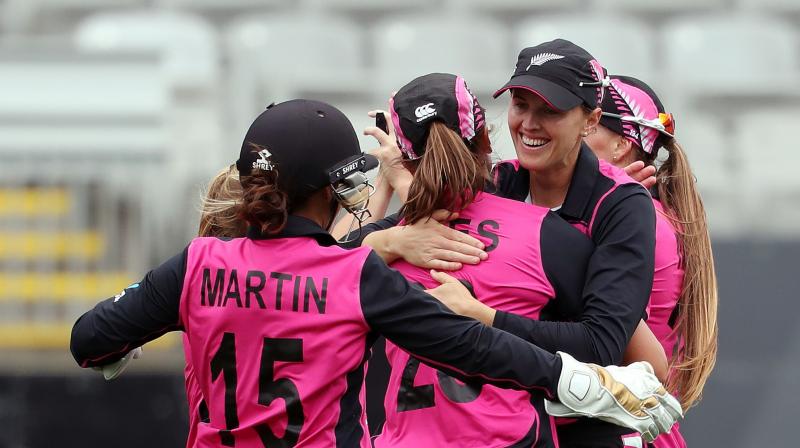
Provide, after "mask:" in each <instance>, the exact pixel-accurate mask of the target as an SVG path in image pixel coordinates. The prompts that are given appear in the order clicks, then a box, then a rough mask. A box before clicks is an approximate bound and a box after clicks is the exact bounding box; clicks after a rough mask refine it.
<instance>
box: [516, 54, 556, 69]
mask: <svg viewBox="0 0 800 448" xmlns="http://www.w3.org/2000/svg"><path fill="white" fill-rule="evenodd" d="M556 59H564V56H561V55H558V54H553V53H539V54H537V55H536V56H534V57H532V58H531V63H530V64H528V68H526V69H525V71H526V72H527V71H528V70H530V69H531V67H532V66H534V65H542V64H544V63H546V62H550V61H554V60H556Z"/></svg>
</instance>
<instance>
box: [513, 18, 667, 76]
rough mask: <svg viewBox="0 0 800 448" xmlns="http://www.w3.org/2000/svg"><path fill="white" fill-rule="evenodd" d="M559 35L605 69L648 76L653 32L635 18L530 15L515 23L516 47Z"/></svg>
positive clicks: (651, 56) (551, 38)
mask: <svg viewBox="0 0 800 448" xmlns="http://www.w3.org/2000/svg"><path fill="white" fill-rule="evenodd" d="M556 38H563V39H567V40H569V41H572V42H573V43H575V44H577V45H580V46H581V47H583V48H584V49H586V50H587V51H588V52H589V53H591V54H592V55H593V56H594V57H596V58H597V60H598V61H599V62H600V63H601V64H602V65H603V66H604V67H605V68H606V70H608V72H609V73H611V74H615V73H624V74H627V75H630V76H636V77H640V78H642V79H650V78H651V76H652V74H653V72H654V66H653V64H654V59H653V58H654V52H655V50H656V47H655V46H654V45H653V44H654V41H655V40H656V35H655V34H654V33H653V32H651V31H650V30H649V29H648V28H647V27H646V26H645V25H644V24H643V23H640V22H638V21H636V20H635V19H630V18H624V17H618V16H610V15H609V16H592V15H589V16H573V15H570V16H551V17H541V16H534V17H531V18H530V19H528V20H524V21H523V22H521V23H520V24H518V25H517V27H516V31H515V33H514V39H513V46H514V48H515V49H516V51H519V50H521V49H522V48H525V47H530V46H533V45H536V44H539V43H542V42H546V41H549V40H553V39H556Z"/></svg>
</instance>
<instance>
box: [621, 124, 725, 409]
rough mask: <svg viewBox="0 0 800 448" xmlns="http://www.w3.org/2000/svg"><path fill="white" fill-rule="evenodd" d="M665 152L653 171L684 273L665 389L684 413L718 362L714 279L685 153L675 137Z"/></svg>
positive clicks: (644, 155)
mask: <svg viewBox="0 0 800 448" xmlns="http://www.w3.org/2000/svg"><path fill="white" fill-rule="evenodd" d="M658 146H659V145H658V144H656V147H655V148H654V149H657V148H658ZM636 148H637V154H638V155H639V158H640V159H641V160H643V161H645V162H646V163H648V164H652V163H653V162H654V161H655V158H656V155H657V153H658V151H657V150H654V151H653V153H652V154H647V153H645V152H644V151H642V150H641V149H639V148H638V147H636ZM663 148H664V149H665V150H666V151H667V153H668V157H667V159H666V160H665V161H664V162H663V163H662V164H661V165H660V166H659V168H658V171H657V172H656V179H657V180H658V182H657V188H658V196H659V199H660V201H661V203H662V205H663V206H664V209H665V211H666V214H667V218H668V219H669V220H670V221H671V222H672V224H673V227H674V228H675V230H676V232H677V235H678V242H679V245H680V250H681V267H682V268H683V272H684V278H683V288H682V289H681V295H680V297H679V298H678V304H677V308H678V310H677V312H678V314H677V320H676V321H675V324H676V325H675V328H676V330H677V331H678V336H679V338H680V340H679V344H681V345H679V347H680V349H679V352H678V353H677V356H674V357H673V358H672V360H671V362H670V364H671V365H670V376H669V378H668V379H667V387H668V388H669V390H670V391H672V392H676V393H678V394H679V396H680V399H681V406H682V407H683V409H684V410H687V409H689V408H690V407H692V406H693V405H694V404H695V403H696V402H697V401H698V400H699V399H700V398H701V397H702V395H703V387H704V386H705V383H706V380H708V377H709V376H710V375H711V371H712V370H713V369H714V364H715V363H716V360H717V336H718V333H719V330H718V327H717V276H716V273H715V271H714V256H713V253H712V250H711V238H710V237H709V234H708V221H707V217H706V212H705V208H704V207H703V200H702V199H701V198H700V194H699V192H698V191H697V187H696V185H695V177H694V175H693V174H692V170H691V167H690V166H689V161H688V159H687V158H686V153H685V152H684V151H683V148H682V147H681V145H680V144H678V142H677V141H676V140H675V139H674V138H670V139H668V140H666V141H665V142H664V143H663Z"/></svg>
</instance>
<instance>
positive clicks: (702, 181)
mask: <svg viewBox="0 0 800 448" xmlns="http://www.w3.org/2000/svg"><path fill="white" fill-rule="evenodd" d="M676 121H677V128H676V134H675V137H676V138H677V140H678V142H679V143H680V144H681V146H682V147H683V149H684V151H685V152H686V156H687V157H688V158H689V163H690V164H691V167H692V171H693V172H694V174H695V177H697V185H698V188H700V191H701V193H705V192H709V193H714V194H719V193H720V192H724V191H726V190H728V189H730V185H732V184H735V183H737V182H738V179H739V174H740V173H739V172H738V171H736V170H737V168H738V167H739V165H740V161H739V157H738V153H737V148H736V147H735V146H734V145H732V144H731V143H730V142H729V141H728V139H727V133H726V132H725V127H724V124H723V123H722V122H721V121H720V120H719V119H718V118H715V117H713V116H712V115H703V114H699V115H698V114H695V115H688V116H685V117H683V116H682V117H676Z"/></svg>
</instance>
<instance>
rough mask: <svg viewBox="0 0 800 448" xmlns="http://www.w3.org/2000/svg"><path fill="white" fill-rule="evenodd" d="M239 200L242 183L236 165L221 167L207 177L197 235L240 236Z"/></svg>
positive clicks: (243, 229) (242, 230) (245, 225)
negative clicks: (212, 176)
mask: <svg viewBox="0 0 800 448" xmlns="http://www.w3.org/2000/svg"><path fill="white" fill-rule="evenodd" d="M241 200H242V184H241V183H239V172H238V171H237V170H236V165H231V166H230V167H228V168H223V169H222V170H221V171H220V172H219V173H217V175H216V176H214V178H213V179H211V182H209V184H208V189H207V190H206V193H205V195H204V197H203V201H202V204H201V206H200V213H201V215H200V228H199V229H198V231H197V236H216V237H228V238H237V237H241V236H244V234H245V230H247V229H246V227H247V224H246V223H245V222H244V221H242V220H241V219H239V204H240V203H241Z"/></svg>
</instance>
